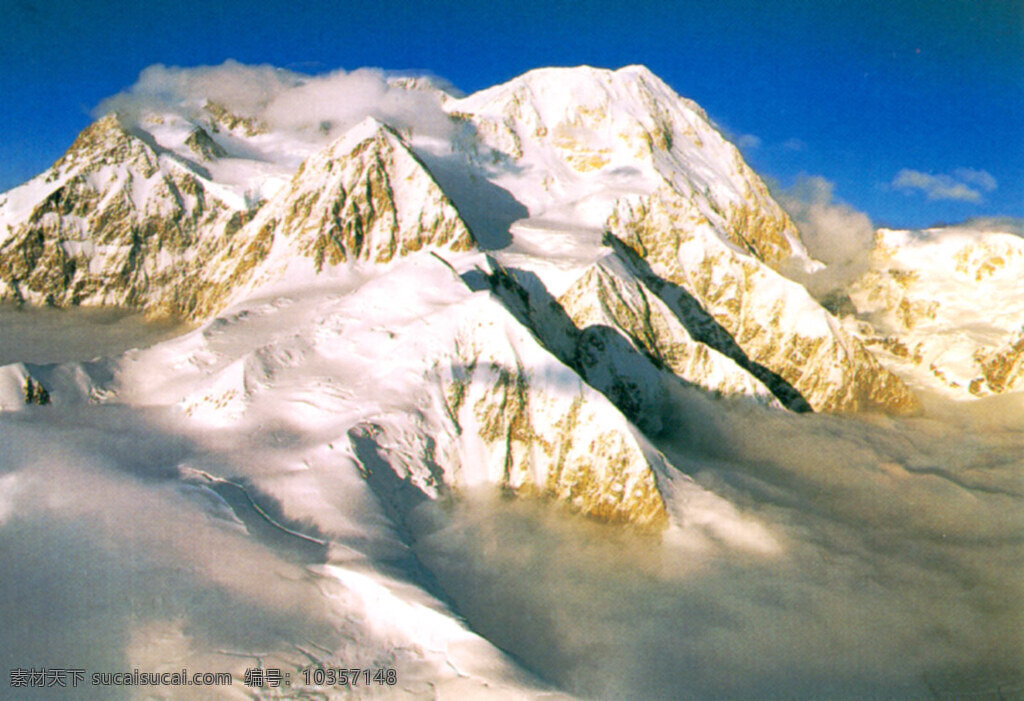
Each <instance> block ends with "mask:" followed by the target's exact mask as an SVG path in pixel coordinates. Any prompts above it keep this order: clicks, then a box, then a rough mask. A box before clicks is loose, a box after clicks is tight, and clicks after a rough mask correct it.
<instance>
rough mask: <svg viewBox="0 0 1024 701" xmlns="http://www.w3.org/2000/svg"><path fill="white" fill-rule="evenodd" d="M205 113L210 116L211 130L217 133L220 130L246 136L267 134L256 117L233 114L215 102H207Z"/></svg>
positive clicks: (264, 127)
mask: <svg viewBox="0 0 1024 701" xmlns="http://www.w3.org/2000/svg"><path fill="white" fill-rule="evenodd" d="M203 111H204V112H206V113H207V114H208V115H209V124H210V128H211V129H212V130H213V131H214V132H215V133H216V132H217V131H219V130H220V129H226V130H228V131H237V132H239V133H241V134H244V135H245V136H257V135H259V134H265V133H266V132H267V128H266V126H265V125H263V124H262V123H260V121H259V120H258V119H256V118H255V117H245V116H242V115H238V114H235V113H233V112H231V111H230V110H229V109H228V108H227V107H225V106H224V105H222V104H220V103H219V102H216V101H214V100H207V101H206V104H204V105H203Z"/></svg>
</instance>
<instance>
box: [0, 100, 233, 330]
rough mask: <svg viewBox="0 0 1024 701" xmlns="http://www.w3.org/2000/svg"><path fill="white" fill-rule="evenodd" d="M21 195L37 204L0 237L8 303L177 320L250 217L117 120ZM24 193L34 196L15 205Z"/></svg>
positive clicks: (1, 295)
mask: <svg viewBox="0 0 1024 701" xmlns="http://www.w3.org/2000/svg"><path fill="white" fill-rule="evenodd" d="M21 190H23V191H25V190H28V191H31V194H33V195H35V201H34V202H32V204H31V206H30V207H28V208H27V211H26V212H25V213H24V215H23V216H22V217H21V218H20V219H17V220H15V221H14V222H13V225H11V224H8V225H7V231H6V232H3V231H2V230H0V281H2V283H3V287H2V288H0V299H6V300H15V301H19V302H21V301H25V302H30V303H34V304H40V303H46V304H51V305H56V306H67V305H72V304H89V305H101V304H107V305H119V306H126V307H141V308H145V309H148V310H150V311H152V312H155V313H179V312H180V311H181V310H182V309H183V308H184V307H186V306H187V303H188V296H189V293H188V288H187V285H182V283H183V282H184V281H187V280H189V279H190V278H192V277H194V276H196V275H198V274H199V273H200V271H201V270H202V268H203V266H204V264H205V263H206V262H207V261H208V260H209V259H210V258H211V257H212V256H213V255H214V252H215V250H216V249H217V248H218V246H219V245H222V244H223V241H224V240H225V239H226V238H230V235H231V233H232V223H233V222H235V221H237V219H238V217H241V216H243V213H241V212H237V211H232V208H230V207H229V206H228V205H227V204H226V203H225V202H224V201H223V200H221V199H220V198H219V197H217V196H216V195H215V194H213V193H212V192H211V190H210V184H209V182H208V181H206V180H205V179H203V178H202V177H200V176H199V175H197V174H196V173H194V172H192V171H191V170H189V169H188V168H187V167H186V166H185V165H184V164H183V163H181V162H180V161H178V160H177V159H176V158H174V157H172V156H170V155H166V154H159V153H158V152H157V150H155V149H154V148H153V147H152V146H150V145H149V144H147V143H146V142H145V141H144V140H142V139H141V138H139V137H136V136H133V135H131V134H129V133H128V132H127V131H125V130H124V128H123V127H122V126H121V125H120V124H119V123H118V121H117V118H116V117H115V116H114V115H108V116H106V117H104V118H103V119H101V120H99V121H98V122H96V123H95V124H93V125H92V126H90V127H89V128H88V129H86V130H85V131H83V132H82V134H81V135H80V136H79V137H78V139H77V140H76V141H75V143H74V144H73V145H72V147H71V148H70V149H69V150H68V152H67V153H66V154H65V155H64V156H63V157H62V158H61V159H60V160H58V161H57V162H56V163H55V164H54V166H53V168H51V169H50V170H49V171H48V172H47V173H45V174H44V175H41V176H39V177H38V178H36V180H34V181H32V182H30V183H28V184H27V185H25V186H23V187H22V188H21ZM16 193H17V195H21V196H25V197H28V196H29V194H30V193H24V192H22V193H19V192H18V191H14V192H12V193H10V195H9V197H11V198H13V197H15V196H16ZM6 204H7V206H8V207H11V203H10V202H7V203H6ZM0 206H2V205H0ZM236 228H237V227H236Z"/></svg>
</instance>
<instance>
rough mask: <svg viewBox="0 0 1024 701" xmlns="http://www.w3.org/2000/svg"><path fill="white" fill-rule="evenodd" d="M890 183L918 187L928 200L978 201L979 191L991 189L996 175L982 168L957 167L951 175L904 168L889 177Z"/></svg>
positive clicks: (911, 187)
mask: <svg viewBox="0 0 1024 701" xmlns="http://www.w3.org/2000/svg"><path fill="white" fill-rule="evenodd" d="M890 186H891V187H894V188H896V189H898V190H903V191H905V192H912V191H914V190H918V191H920V192H922V193H924V195H925V196H926V197H927V198H928V199H929V200H954V201H960V202H981V201H982V194H981V193H982V191H984V192H991V191H992V190H995V189H996V187H997V183H996V179H995V178H993V177H992V175H991V174H989V173H987V172H986V171H984V170H974V169H971V168H958V169H956V170H955V171H953V174H952V175H947V174H945V173H940V174H938V175H932V174H931V173H923V172H921V171H919V170H912V169H910V168H904V169H902V170H901V171H900V172H899V173H897V174H896V177H894V178H893V179H892V182H891V183H890Z"/></svg>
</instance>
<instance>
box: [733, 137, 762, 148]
mask: <svg viewBox="0 0 1024 701" xmlns="http://www.w3.org/2000/svg"><path fill="white" fill-rule="evenodd" d="M736 145H737V146H739V147H740V148H741V149H756V148H760V147H761V139H760V138H759V137H757V136H754V135H753V134H740V135H739V136H738V137H737V138H736Z"/></svg>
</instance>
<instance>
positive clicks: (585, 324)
mask: <svg viewBox="0 0 1024 701" xmlns="http://www.w3.org/2000/svg"><path fill="white" fill-rule="evenodd" d="M559 302H560V303H561V304H562V306H563V307H564V308H565V310H566V312H567V313H568V314H569V316H570V318H571V319H572V321H573V323H574V324H575V325H576V326H577V327H578V328H581V329H585V328H590V327H606V328H615V329H619V330H621V332H622V333H623V334H624V335H625V337H626V338H628V339H629V341H630V343H631V344H632V345H633V347H634V348H636V349H637V350H638V351H640V352H642V353H643V354H644V355H645V356H646V357H648V358H650V359H651V360H653V361H654V362H655V364H656V365H658V366H661V367H664V368H667V369H668V370H670V371H671V372H672V373H673V374H675V375H676V376H677V377H679V378H680V379H683V380H685V381H686V382H688V383H691V384H694V385H697V386H700V387H703V388H704V389H708V390H710V391H712V392H715V393H718V394H722V395H734V394H739V395H748V396H754V397H759V398H761V399H762V400H763V401H765V402H768V401H770V399H771V393H770V391H769V390H768V388H767V387H766V386H765V385H764V384H763V383H761V382H760V381H759V380H758V379H757V378H756V377H754V376H753V375H752V374H751V373H749V372H747V371H746V370H744V369H743V368H742V367H740V366H739V365H737V364H736V362H735V361H734V360H732V359H731V358H729V357H728V356H726V355H724V354H723V353H722V352H720V351H718V350H715V349H714V348H712V347H711V346H709V345H707V344H705V343H702V342H700V341H697V340H695V339H694V338H693V336H692V335H691V333H690V332H689V331H688V330H687V329H686V327H685V326H684V325H683V323H682V322H681V321H680V319H679V318H678V317H677V316H676V315H675V314H674V313H673V312H672V310H671V308H670V307H669V306H668V305H667V304H666V303H665V302H664V301H663V300H662V299H661V298H660V297H658V295H657V294H656V293H655V292H654V291H653V290H651V288H649V287H648V286H647V285H646V284H644V282H642V281H641V280H639V279H637V277H636V276H635V275H633V274H632V271H630V270H629V269H628V266H627V265H626V264H625V263H624V262H623V261H621V259H618V258H617V257H615V256H609V257H608V258H605V259H604V260H602V261H601V262H600V263H598V264H597V265H595V266H594V267H593V268H591V269H590V270H589V271H587V272H586V273H585V274H584V275H583V277H581V278H580V279H579V280H577V281H576V283H575V284H574V285H573V286H572V287H571V288H570V289H569V291H567V292H566V293H565V294H564V295H562V297H560V298H559Z"/></svg>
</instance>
